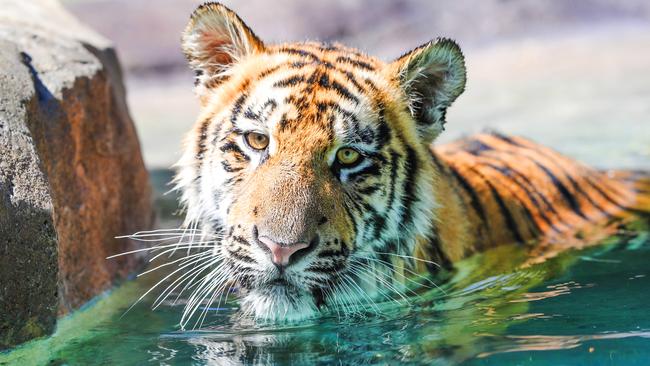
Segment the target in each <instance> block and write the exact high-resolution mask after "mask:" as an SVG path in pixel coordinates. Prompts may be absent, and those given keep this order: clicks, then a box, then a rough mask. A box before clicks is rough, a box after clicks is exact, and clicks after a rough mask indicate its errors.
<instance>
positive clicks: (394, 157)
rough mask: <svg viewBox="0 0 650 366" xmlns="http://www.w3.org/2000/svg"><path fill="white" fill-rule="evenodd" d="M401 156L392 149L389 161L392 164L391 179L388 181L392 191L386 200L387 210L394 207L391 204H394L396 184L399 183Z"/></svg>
mask: <svg viewBox="0 0 650 366" xmlns="http://www.w3.org/2000/svg"><path fill="white" fill-rule="evenodd" d="M399 158H400V154H399V153H397V152H396V151H395V150H393V149H391V150H390V162H389V163H388V164H389V165H390V181H389V182H388V186H389V187H390V191H389V193H388V200H387V201H386V206H387V207H388V208H387V210H386V211H387V212H388V211H389V210H390V209H391V208H392V207H391V206H392V205H393V201H395V185H396V184H397V169H398V168H399V165H398V160H399Z"/></svg>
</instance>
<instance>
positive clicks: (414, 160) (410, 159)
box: [400, 145, 418, 224]
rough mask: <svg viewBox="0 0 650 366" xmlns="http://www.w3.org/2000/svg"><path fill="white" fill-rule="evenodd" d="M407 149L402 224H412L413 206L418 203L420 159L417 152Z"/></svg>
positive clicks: (407, 147) (408, 147)
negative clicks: (417, 183)
mask: <svg viewBox="0 0 650 366" xmlns="http://www.w3.org/2000/svg"><path fill="white" fill-rule="evenodd" d="M405 147H406V159H404V170H405V171H406V178H405V179H404V185H403V188H402V193H403V195H404V196H403V197H402V214H401V221H400V222H401V223H403V224H411V219H412V216H413V204H414V203H415V202H416V201H417V197H416V192H415V189H416V180H417V175H418V157H417V154H416V153H415V150H413V148H411V147H410V146H408V145H405Z"/></svg>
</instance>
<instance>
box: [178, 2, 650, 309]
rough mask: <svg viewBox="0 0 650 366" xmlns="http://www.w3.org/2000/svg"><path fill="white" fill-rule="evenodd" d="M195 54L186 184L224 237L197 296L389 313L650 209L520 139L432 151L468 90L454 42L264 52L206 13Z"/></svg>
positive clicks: (187, 39) (602, 177)
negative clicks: (409, 281)
mask: <svg viewBox="0 0 650 366" xmlns="http://www.w3.org/2000/svg"><path fill="white" fill-rule="evenodd" d="M182 47H183V51H184V53H185V55H186V57H187V59H188V60H189V64H190V67H191V68H192V69H193V70H194V71H195V72H196V85H195V91H196V94H197V96H198V99H199V100H200V103H201V113H200V116H199V117H198V119H197V122H196V124H195V126H194V127H193V129H192V130H191V131H190V133H189V134H188V135H187V138H186V140H185V148H184V153H183V156H182V158H181V160H180V161H179V163H178V168H177V175H176V181H175V182H176V188H177V189H178V190H179V191H180V192H181V197H182V198H181V200H182V204H183V205H184V207H185V209H186V214H187V216H186V221H185V225H186V226H187V227H190V228H194V227H197V228H199V229H200V231H201V233H202V235H203V236H204V237H206V238H210V237H213V236H218V237H219V238H220V239H219V241H217V242H215V243H214V244H215V245H213V246H211V247H210V248H209V249H207V250H210V251H211V254H210V256H209V257H210V258H212V259H213V261H212V267H208V268H210V269H211V270H210V271H209V273H208V274H207V275H205V276H204V277H203V278H202V280H201V283H200V284H199V285H198V286H196V287H195V292H194V293H193V295H196V296H198V298H199V299H203V301H208V300H209V301H211V299H215V298H216V297H215V296H216V295H219V292H222V293H223V292H227V291H228V290H229V289H230V288H232V287H233V286H234V287H237V288H238V294H239V296H240V297H241V299H240V305H241V313H242V314H244V315H250V316H251V317H252V318H254V319H259V320H270V321H274V322H287V321H288V322H293V321H300V320H303V319H307V318H311V317H314V316H316V315H317V314H319V312H320V311H321V310H323V309H326V308H328V309H333V308H336V307H337V306H338V307H341V309H350V308H351V306H353V304H355V303H362V304H363V303H368V304H373V303H374V302H375V301H380V300H382V299H384V300H385V299H389V298H393V297H396V296H397V295H399V294H400V291H403V289H404V283H405V280H404V278H408V277H413V276H421V274H427V273H429V274H433V275H435V274H436V273H438V272H440V271H441V270H452V269H453V264H454V263H455V262H457V261H459V260H461V259H462V258H464V257H466V256H468V255H470V254H472V253H475V252H477V251H480V250H484V249H486V248H489V247H493V246H496V245H500V244H507V243H513V242H517V243H523V244H525V243H529V242H531V241H532V240H533V239H536V238H545V242H546V243H549V242H552V238H554V237H566V236H570V235H571V233H574V232H576V231H579V230H581V228H584V227H585V226H588V225H591V226H593V225H594V223H596V222H603V221H604V220H606V219H608V218H611V217H615V216H623V215H626V214H627V213H628V212H630V211H635V210H644V209H647V207H648V202H649V201H648V197H647V195H645V196H643V195H641V194H638V191H639V184H646V185H647V179H645V178H639V177H637V176H635V175H633V174H632V173H626V172H609V173H607V174H606V173H604V172H600V171H597V170H594V169H591V168H588V167H585V166H583V165H581V164H579V163H577V162H575V161H573V160H571V159H569V158H566V157H564V156H562V155H560V154H558V153H557V152H555V151H552V150H550V149H548V148H545V147H543V146H540V145H538V144H535V143H533V142H531V141H529V140H526V139H524V138H521V137H508V136H503V135H500V134H496V133H486V134H481V135H476V136H472V137H468V138H465V139H463V140H460V141H457V142H454V143H451V144H447V145H442V146H439V147H432V143H433V142H434V140H435V139H436V137H437V136H438V135H439V134H440V133H441V132H442V131H443V130H444V126H445V114H446V111H447V108H449V107H450V105H451V104H452V103H453V102H454V101H455V100H456V98H458V96H459V95H460V94H461V93H462V92H463V91H464V89H465V82H466V70H465V64H464V58H463V54H462V53H461V50H460V48H459V47H458V45H457V44H456V43H455V42H453V41H452V40H449V39H437V40H434V41H431V42H428V43H425V44H423V45H422V46H420V47H418V48H416V49H414V50H412V51H409V52H407V53H405V54H404V55H403V56H401V57H399V58H398V59H396V60H394V61H392V62H388V63H386V62H383V61H381V60H378V59H377V58H374V57H371V56H368V55H365V54H363V53H361V52H360V51H358V50H355V49H351V48H347V47H345V46H343V45H340V44H336V43H333V44H330V43H318V42H302V43H287V44H278V45H271V44H265V43H264V42H263V41H262V40H261V39H260V38H258V37H257V36H256V35H255V34H254V33H253V31H252V30H251V29H250V28H249V27H248V26H247V25H246V24H245V23H244V22H243V21H242V20H241V19H240V18H239V17H238V16H237V15H236V14H235V13H234V12H232V11H231V10H229V9H228V8H226V7H225V6H223V5H221V4H218V3H206V4H204V5H201V6H199V7H198V9H196V11H195V12H194V13H193V14H192V16H191V19H190V21H189V24H188V25H187V27H186V29H185V31H184V33H183V35H182ZM639 182H641V183H639ZM566 242H567V241H566V240H564V241H563V243H566ZM396 293H397V295H395V294H396ZM201 296H203V297H201ZM198 303H200V301H198V302H197V301H194V302H193V304H194V305H192V306H195V307H196V306H198V305H196V304H198ZM189 310H192V309H189ZM186 311H187V309H186ZM189 313H191V312H189Z"/></svg>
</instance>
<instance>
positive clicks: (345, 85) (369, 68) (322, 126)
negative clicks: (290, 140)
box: [230, 43, 384, 142]
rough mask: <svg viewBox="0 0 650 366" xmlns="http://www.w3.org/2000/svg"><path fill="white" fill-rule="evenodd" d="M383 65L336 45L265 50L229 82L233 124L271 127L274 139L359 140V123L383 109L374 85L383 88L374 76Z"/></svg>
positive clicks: (299, 45)
mask: <svg viewBox="0 0 650 366" xmlns="http://www.w3.org/2000/svg"><path fill="white" fill-rule="evenodd" d="M382 66H383V63H382V62H381V61H379V60H377V59H375V58H373V57H370V56H366V55H364V54H362V53H360V52H358V51H356V50H353V49H350V48H346V47H343V46H340V45H326V44H320V43H293V44H285V45H278V46H272V47H269V48H268V49H267V50H266V51H265V52H264V53H263V54H260V55H254V56H251V57H250V59H248V60H246V62H244V63H243V65H242V68H241V69H239V70H237V72H238V73H239V74H240V75H245V77H240V78H237V80H230V82H231V85H230V87H231V88H232V87H233V85H232V83H235V84H239V85H238V86H235V89H236V90H238V93H239V97H238V98H236V99H235V100H234V103H233V105H232V121H233V122H235V121H239V120H249V121H252V122H253V123H258V124H262V125H265V127H270V126H269V124H272V125H273V129H274V133H275V134H277V135H278V136H282V135H285V134H290V135H292V136H293V137H294V138H296V137H298V136H297V135H303V136H304V137H309V139H310V140H312V141H313V142H316V141H326V140H333V139H334V138H335V137H339V138H341V139H343V140H346V141H347V140H351V141H347V142H359V140H360V139H361V138H362V137H363V136H366V137H367V136H368V133H367V131H366V132H365V133H364V131H361V130H359V129H360V128H361V129H363V128H364V126H359V124H360V123H361V124H363V122H364V121H367V120H372V119H375V117H376V115H377V114H378V110H379V109H380V108H381V107H382V106H383V105H384V102H383V93H382V92H381V88H380V86H378V85H382V84H383V82H382V79H381V77H380V74H379V73H378V71H379V70H380V69H381V67H382ZM355 129H356V130H359V131H355ZM365 129H367V126H366V127H365ZM366 142H368V141H366Z"/></svg>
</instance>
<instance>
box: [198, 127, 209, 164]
mask: <svg viewBox="0 0 650 366" xmlns="http://www.w3.org/2000/svg"><path fill="white" fill-rule="evenodd" d="M209 125H210V118H206V119H205V120H203V122H201V128H200V129H199V141H198V149H197V150H198V151H197V152H196V159H197V160H199V161H201V160H203V157H204V156H205V150H206V149H207V146H206V143H205V140H206V139H207V138H208V126H209Z"/></svg>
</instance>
